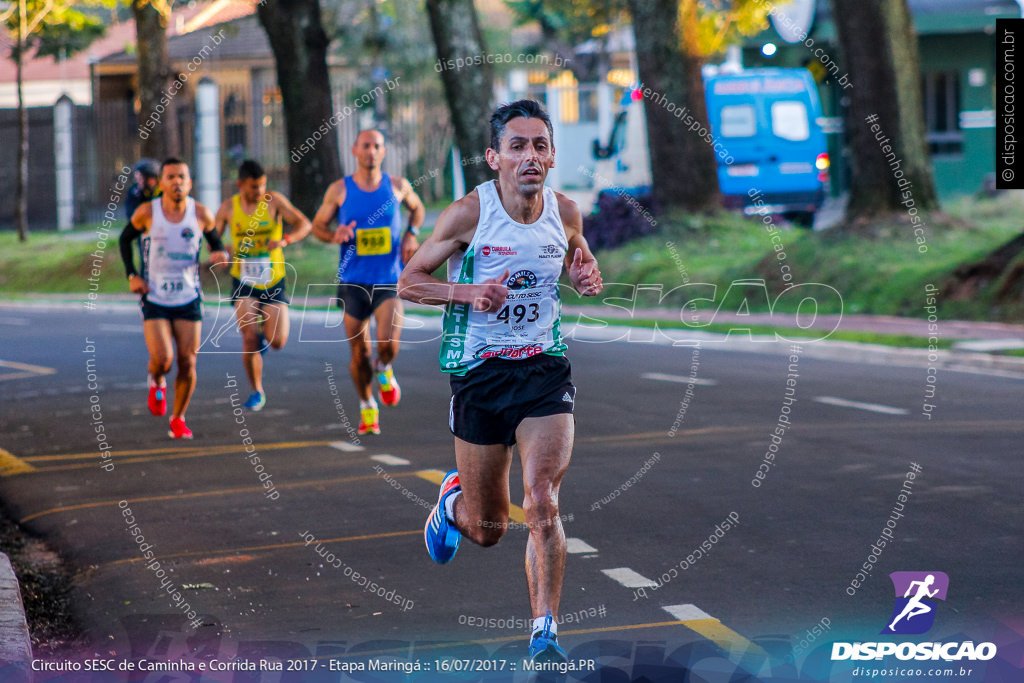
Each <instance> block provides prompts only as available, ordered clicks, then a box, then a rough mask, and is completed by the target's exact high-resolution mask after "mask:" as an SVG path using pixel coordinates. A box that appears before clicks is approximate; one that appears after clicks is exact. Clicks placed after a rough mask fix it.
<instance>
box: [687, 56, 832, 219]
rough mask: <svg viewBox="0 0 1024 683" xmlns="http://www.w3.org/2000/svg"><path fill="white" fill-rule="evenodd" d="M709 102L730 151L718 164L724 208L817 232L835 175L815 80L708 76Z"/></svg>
mask: <svg viewBox="0 0 1024 683" xmlns="http://www.w3.org/2000/svg"><path fill="white" fill-rule="evenodd" d="M704 96H705V99H706V100H707V109H708V119H709V121H710V123H711V130H712V132H713V134H714V135H715V137H716V138H718V140H719V141H720V142H721V143H722V145H723V146H724V147H725V148H726V149H727V150H728V154H727V155H726V154H723V155H721V156H720V158H719V164H718V183H719V186H720V187H721V190H722V195H723V198H724V204H725V206H727V207H729V208H737V209H739V208H742V209H743V210H744V212H745V213H747V214H757V213H778V214H782V215H783V216H785V217H786V218H788V219H789V220H792V221H793V222H794V223H796V224H798V225H802V226H805V227H811V226H812V225H813V224H814V214H815V212H816V211H817V210H818V209H819V208H820V207H821V204H822V202H823V201H824V199H825V187H826V186H827V184H828V167H829V158H828V152H827V148H826V143H825V133H824V132H823V131H822V128H821V125H820V124H819V123H818V119H819V118H820V117H821V102H820V100H819V99H818V88H817V86H816V85H815V83H814V79H813V78H812V77H811V73H810V72H809V71H808V70H807V69H781V68H780V69H774V68H767V69H749V70H745V71H739V72H736V73H727V74H717V75H712V76H707V77H706V78H705V79H704ZM723 159H724V161H723Z"/></svg>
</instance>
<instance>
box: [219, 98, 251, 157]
mask: <svg viewBox="0 0 1024 683" xmlns="http://www.w3.org/2000/svg"><path fill="white" fill-rule="evenodd" d="M245 123H246V121H245V100H244V99H242V98H241V97H239V96H238V95H237V94H236V93H231V94H230V95H228V97H227V99H226V100H225V101H224V147H225V148H226V149H229V150H230V149H233V148H241V149H243V150H244V149H245V147H246V144H245V143H246V130H245V128H246V126H245Z"/></svg>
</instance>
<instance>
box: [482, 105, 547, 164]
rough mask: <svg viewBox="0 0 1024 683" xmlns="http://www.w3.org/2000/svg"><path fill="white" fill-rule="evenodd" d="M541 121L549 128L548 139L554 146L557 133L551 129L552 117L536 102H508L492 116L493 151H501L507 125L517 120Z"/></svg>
mask: <svg viewBox="0 0 1024 683" xmlns="http://www.w3.org/2000/svg"><path fill="white" fill-rule="evenodd" d="M520 117H522V118H526V119H540V120H541V121H543V122H544V125H545V126H547V127H548V137H549V138H551V144H552V146H553V145H554V144H555V131H554V130H553V129H552V127H551V117H550V116H548V113H547V112H546V111H544V107H542V106H540V102H537V101H536V100H516V101H515V102H507V103H505V104H503V105H501V106H500V107H498V108H497V109H495V110H494V113H493V114H491V149H493V150H494V151H496V152H500V151H501V136H502V135H504V134H505V125H506V124H507V123H508V122H509V121H511V120H512V119H517V118H520Z"/></svg>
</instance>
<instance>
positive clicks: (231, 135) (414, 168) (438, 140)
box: [0, 70, 452, 230]
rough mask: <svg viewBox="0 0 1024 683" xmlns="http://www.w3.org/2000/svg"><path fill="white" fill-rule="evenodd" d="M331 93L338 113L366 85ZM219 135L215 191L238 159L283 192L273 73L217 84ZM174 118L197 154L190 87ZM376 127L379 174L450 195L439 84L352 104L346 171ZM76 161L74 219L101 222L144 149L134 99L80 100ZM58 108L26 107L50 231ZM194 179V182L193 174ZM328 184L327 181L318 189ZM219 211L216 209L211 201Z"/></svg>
mask: <svg viewBox="0 0 1024 683" xmlns="http://www.w3.org/2000/svg"><path fill="white" fill-rule="evenodd" d="M332 90H333V93H332V99H333V104H334V108H335V111H336V112H340V111H343V109H344V107H345V106H347V105H350V104H352V102H353V101H354V100H355V99H356V98H359V97H361V96H362V95H363V94H364V93H366V92H367V91H366V90H365V87H363V86H360V85H359V84H357V83H356V82H342V83H337V84H335V86H334V87H333V89H332ZM219 99H220V139H221V178H222V186H221V194H222V197H225V198H226V197H228V196H230V195H231V194H233V193H234V192H235V185H234V178H235V171H236V169H237V167H238V163H239V162H240V161H241V160H242V159H244V158H255V159H258V160H259V161H260V162H261V163H262V164H263V166H264V168H266V170H267V177H268V185H269V186H270V187H272V188H274V189H278V190H281V191H284V192H285V193H286V194H287V193H289V191H290V188H289V184H288V169H289V158H288V146H287V141H286V139H285V126H284V114H283V110H282V106H281V99H280V94H279V92H278V89H277V87H276V80H275V76H274V73H273V71H272V70H266V71H263V72H254V74H253V78H252V79H251V81H250V82H248V83H245V84H229V85H223V86H221V87H220V88H219ZM172 106H174V107H175V112H174V114H175V115H174V116H169V117H167V119H168V121H169V122H172V125H176V126H177V128H178V131H177V132H178V139H179V140H180V144H181V149H180V152H179V154H178V155H179V156H181V157H182V158H183V159H185V160H186V161H191V160H193V157H194V151H195V134H196V130H195V128H196V113H195V102H194V99H193V96H192V94H191V93H185V92H182V93H181V95H180V96H179V97H178V98H176V99H175V100H174V104H173V105H172ZM17 125H18V122H17V111H16V110H11V109H0V140H2V143H0V196H3V197H7V198H10V199H8V200H7V201H4V202H0V230H9V229H13V228H14V202H13V197H14V195H15V188H16V181H17V177H16V172H17V163H16V159H17V156H16V155H17V140H18V128H17ZM366 127H378V128H381V129H382V130H384V131H385V133H386V135H387V156H386V157H385V160H384V170H385V172H387V173H389V174H392V175H402V176H406V177H407V178H409V180H410V181H411V182H413V184H414V185H415V186H416V191H417V192H418V193H419V194H420V196H421V197H423V198H424V199H425V200H428V201H429V200H432V199H437V198H440V197H442V196H444V195H445V194H446V191H447V188H448V187H450V178H449V180H448V181H447V182H446V180H445V177H446V174H445V173H444V170H445V168H446V167H447V166H449V165H450V162H449V157H450V149H451V144H452V128H451V124H450V116H449V113H448V109H447V106H446V105H445V102H444V97H443V94H442V92H441V87H440V83H436V82H432V81H428V82H424V83H409V84H407V83H402V85H401V87H399V88H395V89H394V90H393V91H390V92H389V91H387V89H386V88H385V89H384V91H383V92H382V93H381V94H380V95H379V96H378V97H376V98H375V99H374V101H373V103H372V106H369V105H368V106H365V107H364V108H360V109H358V115H353V116H349V117H346V118H344V119H342V121H341V122H340V124H339V126H338V137H339V144H338V153H339V155H340V158H341V162H342V168H343V169H344V170H345V172H346V173H351V172H352V170H353V159H352V156H351V154H350V152H349V150H350V149H351V147H352V144H353V143H354V141H355V137H356V135H357V134H358V131H359V130H360V129H362V128H366ZM72 136H73V155H74V159H73V164H74V178H75V186H74V222H75V223H76V224H81V223H88V222H98V221H100V220H102V214H103V211H104V210H105V207H106V203H107V198H108V197H109V194H110V192H109V190H110V187H111V186H112V185H113V183H114V181H115V179H116V177H117V176H118V174H119V173H120V172H121V169H122V168H124V167H125V166H129V167H130V166H132V165H133V164H134V163H135V162H136V161H137V160H138V159H139V157H140V155H141V141H140V139H139V135H138V119H137V114H136V113H135V111H134V106H133V102H132V101H131V100H124V101H114V102H110V101H104V102H97V103H95V104H94V105H92V106H76V107H75V108H74V116H73V123H72ZM55 177H56V160H55V157H54V110H53V108H52V107H39V108H31V109H29V186H28V194H29V197H28V199H29V211H28V219H29V229H30V230H55V229H56V225H57V209H56V206H57V199H56V190H55ZM196 180H197V184H198V178H197V179H196ZM324 189H325V190H326V187H325V188H324ZM211 208H215V207H211Z"/></svg>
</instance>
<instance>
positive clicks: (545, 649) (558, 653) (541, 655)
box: [530, 610, 569, 664]
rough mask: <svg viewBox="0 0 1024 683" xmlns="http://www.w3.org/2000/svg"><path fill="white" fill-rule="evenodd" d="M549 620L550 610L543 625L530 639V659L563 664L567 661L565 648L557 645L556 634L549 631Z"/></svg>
mask: <svg viewBox="0 0 1024 683" xmlns="http://www.w3.org/2000/svg"><path fill="white" fill-rule="evenodd" d="M551 622H552V617H551V610H548V616H547V618H546V619H545V620H544V626H543V627H542V628H541V629H540V630H539V631H537V632H536V633H534V634H533V638H531V639H530V661H532V662H537V663H544V664H563V663H565V662H568V661H569V656H568V655H566V654H565V650H563V649H562V648H561V647H559V645H558V636H556V635H555V634H554V633H552V632H551Z"/></svg>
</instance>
